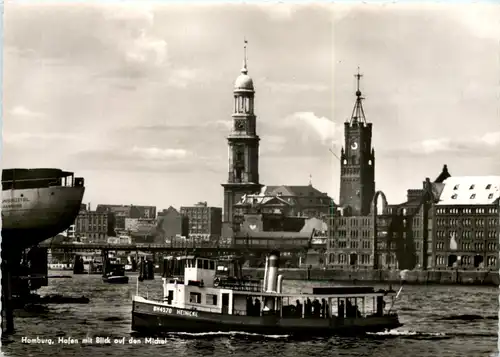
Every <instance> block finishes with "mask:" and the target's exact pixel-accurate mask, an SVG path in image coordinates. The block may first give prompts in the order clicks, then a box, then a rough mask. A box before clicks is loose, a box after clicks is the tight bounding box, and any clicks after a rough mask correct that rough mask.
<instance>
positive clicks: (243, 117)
mask: <svg viewBox="0 0 500 357" xmlns="http://www.w3.org/2000/svg"><path fill="white" fill-rule="evenodd" d="M246 45H247V41H246V40H245V46H244V60H243V68H242V69H241V74H240V75H239V76H238V78H236V81H235V83H234V91H233V93H234V105H233V115H232V117H233V122H232V124H233V125H232V129H231V133H230V134H229V136H228V138H227V142H228V149H229V153H228V154H229V165H228V176H227V183H224V184H222V186H223V187H224V217H223V222H224V223H225V224H226V225H229V226H230V227H231V228H232V229H234V227H233V216H234V205H235V204H236V203H238V202H239V201H240V200H241V198H242V197H243V195H245V194H256V193H258V192H259V191H260V189H261V188H262V185H261V184H260V183H259V141H260V138H259V137H258V136H257V131H256V129H257V127H256V117H255V114H254V96H255V90H254V86H253V81H252V78H251V77H250V76H249V75H248V69H247V59H246Z"/></svg>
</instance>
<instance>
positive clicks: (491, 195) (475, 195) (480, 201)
mask: <svg viewBox="0 0 500 357" xmlns="http://www.w3.org/2000/svg"><path fill="white" fill-rule="evenodd" d="M443 184H444V187H443V190H442V192H441V195H440V197H439V202H438V203H437V205H438V206H444V205H491V204H494V203H495V201H497V200H498V199H499V197H500V176H452V177H448V178H447V179H445V180H444V181H443Z"/></svg>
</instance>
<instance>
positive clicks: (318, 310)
mask: <svg viewBox="0 0 500 357" xmlns="http://www.w3.org/2000/svg"><path fill="white" fill-rule="evenodd" d="M313 307H314V313H313V315H314V317H319V316H320V314H321V304H320V303H319V300H318V299H314V302H313Z"/></svg>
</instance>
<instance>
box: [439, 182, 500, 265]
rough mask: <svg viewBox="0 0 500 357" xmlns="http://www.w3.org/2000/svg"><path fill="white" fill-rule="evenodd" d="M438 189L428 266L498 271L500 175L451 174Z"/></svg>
mask: <svg viewBox="0 0 500 357" xmlns="http://www.w3.org/2000/svg"><path fill="white" fill-rule="evenodd" d="M441 189H442V191H441V195H440V199H439V201H438V202H437V203H436V204H435V206H434V224H433V236H434V240H433V242H432V264H430V266H432V267H433V268H436V269H447V268H457V269H464V270H468V269H487V270H497V269H498V239H499V233H500V232H499V212H498V206H499V198H500V176H468V177H467V176H466V177H450V178H448V179H446V180H445V181H444V182H443V184H442V188H441Z"/></svg>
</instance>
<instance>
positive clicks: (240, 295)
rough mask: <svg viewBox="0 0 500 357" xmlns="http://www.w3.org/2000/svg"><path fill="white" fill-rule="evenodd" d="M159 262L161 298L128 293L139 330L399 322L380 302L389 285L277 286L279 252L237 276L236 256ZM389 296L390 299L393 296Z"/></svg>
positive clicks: (351, 329) (278, 329)
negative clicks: (260, 271) (255, 272)
mask: <svg viewBox="0 0 500 357" xmlns="http://www.w3.org/2000/svg"><path fill="white" fill-rule="evenodd" d="M164 263H167V264H165V265H168V266H167V269H165V270H166V273H164V275H166V276H168V277H166V278H163V300H162V301H158V300H153V299H150V298H144V297H142V296H139V294H138V293H137V294H136V296H134V297H133V307H132V330H134V331H136V332H139V333H149V334H161V333H168V332H218V331H223V332H229V331H233V332H235V331H237V332H250V333H261V334H280V333H281V334H288V335H300V336H304V335H309V336H329V335H342V334H364V333H366V332H381V331H385V330H391V329H394V328H397V327H400V326H402V324H401V323H400V322H399V319H398V315H397V314H396V313H394V312H391V308H389V309H388V310H387V309H386V308H385V301H384V298H385V297H392V299H394V296H395V295H396V293H395V292H394V291H392V290H378V291H375V290H374V288H373V287H361V286H356V287H321V288H313V289H312V291H311V292H310V293H286V294H285V293H283V292H282V284H283V275H278V270H279V253H277V252H273V253H271V254H270V255H269V256H268V257H267V258H266V269H265V273H264V280H263V281H260V280H254V279H250V278H248V277H243V276H242V269H241V261H238V260H237V259H234V258H229V259H225V260H223V259H212V258H203V257H201V256H195V255H192V256H185V257H178V258H173V259H170V260H168V261H166V262H164ZM393 302H394V301H393Z"/></svg>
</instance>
